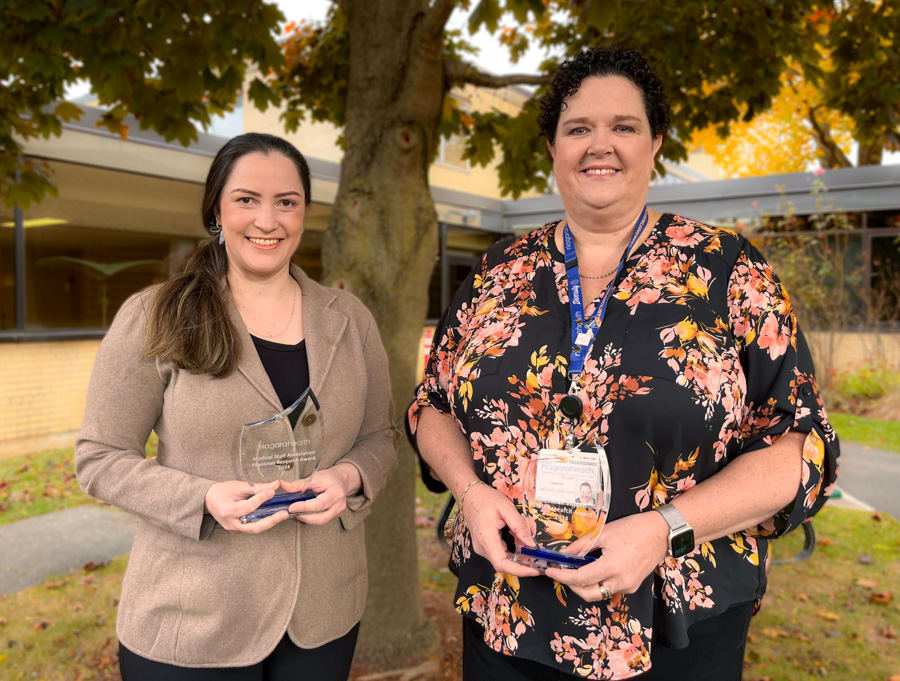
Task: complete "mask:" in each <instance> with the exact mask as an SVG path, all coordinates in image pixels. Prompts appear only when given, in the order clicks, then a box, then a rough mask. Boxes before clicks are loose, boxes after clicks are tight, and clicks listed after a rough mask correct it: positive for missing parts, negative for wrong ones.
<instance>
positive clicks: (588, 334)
mask: <svg viewBox="0 0 900 681" xmlns="http://www.w3.org/2000/svg"><path fill="white" fill-rule="evenodd" d="M646 226H647V207H646V206H644V208H643V210H641V214H640V215H639V216H638V219H637V222H636V223H635V224H634V229H633V230H632V232H631V239H629V241H628V246H627V247H626V248H625V252H624V253H622V257H621V258H620V259H619V266H618V267H617V268H616V271H615V274H613V278H612V281H610V282H609V286H607V287H606V291H604V293H603V298H602V300H601V301H600V304H599V305H598V306H597V309H596V310H594V315H593V317H591V319H589V320H587V321H585V319H584V300H583V294H582V289H581V276H580V275H579V273H578V256H577V255H575V237H573V236H572V230H570V229H569V223H568V222H567V223H566V224H565V225H564V226H563V246H564V248H565V252H564V256H565V259H566V279H568V280H569V311H570V312H571V313H572V350H571V352H570V353H569V379H570V380H571V381H572V385H573V386H574V384H575V379H576V378H577V377H578V376H579V375H580V374H581V372H582V371H584V361H585V359H586V358H587V356H588V354H589V352H590V349H591V346H592V345H593V344H594V338H596V337H597V331H599V329H600V325H601V324H602V323H603V318H604V317H605V316H606V304H607V303H608V302H609V296H610V295H611V294H612V290H613V284H615V282H616V277H618V276H619V272H621V271H622V268H623V267H625V261H626V260H627V258H628V254H629V253H630V252H631V249H632V248H633V247H634V243H635V241H637V238H638V236H640V234H641V232H643V231H644V227H646Z"/></svg>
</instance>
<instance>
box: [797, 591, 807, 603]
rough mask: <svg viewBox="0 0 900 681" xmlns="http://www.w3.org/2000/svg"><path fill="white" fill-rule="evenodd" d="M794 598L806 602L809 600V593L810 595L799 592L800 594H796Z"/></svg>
mask: <svg viewBox="0 0 900 681" xmlns="http://www.w3.org/2000/svg"><path fill="white" fill-rule="evenodd" d="M794 598H795V599H796V600H798V601H801V602H803V603H805V602H806V601H808V600H809V595H808V594H804V593H799V594H797V595H796V596H794Z"/></svg>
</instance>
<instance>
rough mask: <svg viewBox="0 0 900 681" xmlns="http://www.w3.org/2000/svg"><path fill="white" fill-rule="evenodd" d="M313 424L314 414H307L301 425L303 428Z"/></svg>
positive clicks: (314, 420)
mask: <svg viewBox="0 0 900 681" xmlns="http://www.w3.org/2000/svg"><path fill="white" fill-rule="evenodd" d="M315 422H316V415H315V414H307V415H306V416H304V417H303V425H304V426H311V425H312V424H314V423H315Z"/></svg>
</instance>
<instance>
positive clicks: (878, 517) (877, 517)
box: [872, 511, 881, 523]
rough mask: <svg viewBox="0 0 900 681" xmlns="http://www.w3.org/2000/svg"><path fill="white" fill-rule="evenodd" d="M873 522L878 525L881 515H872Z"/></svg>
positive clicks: (876, 513) (877, 513)
mask: <svg viewBox="0 0 900 681" xmlns="http://www.w3.org/2000/svg"><path fill="white" fill-rule="evenodd" d="M872 520H874V521H875V522H876V523H880V522H881V514H880V513H879V512H878V511H875V513H873V514H872Z"/></svg>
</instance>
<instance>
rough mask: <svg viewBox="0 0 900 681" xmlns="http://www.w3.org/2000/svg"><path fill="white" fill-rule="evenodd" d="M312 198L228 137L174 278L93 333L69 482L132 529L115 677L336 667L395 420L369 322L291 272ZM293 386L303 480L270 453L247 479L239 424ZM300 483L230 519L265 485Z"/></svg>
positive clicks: (304, 173) (279, 148)
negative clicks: (114, 510)
mask: <svg viewBox="0 0 900 681" xmlns="http://www.w3.org/2000/svg"><path fill="white" fill-rule="evenodd" d="M309 202H310V175H309V167H308V166H307V163H306V161H305V159H304V158H303V156H302V155H301V154H300V152H299V151H297V149H296V148H294V147H293V146H292V145H291V144H290V143H288V142H286V141H285V140H282V139H280V138H278V137H274V136H271V135H263V134H256V133H249V134H245V135H241V136H239V137H235V138H234V139H232V140H230V141H229V142H228V143H226V144H225V145H224V146H223V147H222V149H221V150H220V151H219V153H218V154H217V155H216V157H215V159H214V160H213V162H212V165H211V167H210V170H209V174H208V176H207V180H206V188H205V192H204V197H203V207H202V213H203V223H204V226H205V227H206V230H207V232H208V233H209V235H210V238H209V239H208V240H207V241H206V242H205V243H204V244H203V245H201V246H200V248H199V249H198V250H197V251H196V252H195V253H194V254H193V256H192V257H191V258H190V259H189V261H188V263H187V266H186V267H185V269H184V271H183V272H182V273H181V274H178V275H176V276H174V277H172V278H171V279H169V280H168V281H167V282H165V283H164V284H162V285H160V286H155V287H151V288H149V289H147V290H144V291H141V292H140V293H138V294H136V295H134V296H132V297H131V298H130V299H129V300H128V301H126V302H125V304H124V305H123V306H122V308H121V309H120V310H119V312H118V314H117V315H116V319H115V320H114V322H113V324H112V326H111V327H110V330H109V333H108V334H107V335H106V337H105V338H104V340H103V343H102V344H101V347H100V351H99V353H98V355H97V360H96V364H95V367H94V372H93V376H92V378H91V383H90V388H89V391H88V399H87V407H86V413H85V419H84V424H83V426H82V430H81V433H80V436H79V439H78V442H77V445H76V450H75V463H76V472H77V475H78V480H79V483H80V484H81V486H82V488H83V489H84V490H85V492H87V493H88V494H91V495H93V496H96V497H98V498H101V499H103V500H105V501H108V502H109V503H111V504H114V505H116V506H119V507H121V508H123V509H125V510H127V511H129V512H131V513H133V514H135V515H136V516H138V518H139V519H140V521H141V522H140V525H139V527H138V531H137V535H136V537H135V540H134V546H133V549H132V552H131V556H130V559H129V563H128V569H127V571H126V574H125V579H124V582H123V586H122V596H121V600H120V604H119V615H118V622H117V633H118V636H119V640H120V651H119V657H120V664H121V669H122V675H123V678H125V679H127V680H128V681H140V680H141V679H185V680H192V681H193V680H199V679H241V680H243V679H260V680H262V679H266V680H270V681H276V680H280V679H300V678H310V679H317V680H318V679H334V680H335V681H338V680H344V679H346V677H347V675H348V673H349V667H350V661H351V658H352V655H353V650H354V647H355V643H356V636H357V632H358V627H359V620H360V617H361V615H362V610H363V606H364V603H365V592H366V563H365V547H364V542H363V526H362V524H361V520H362V519H363V517H364V516H365V515H366V514H367V513H368V512H369V506H370V505H371V503H372V499H373V498H374V496H375V495H376V494H377V493H378V491H379V490H380V489H381V487H382V486H383V485H384V483H385V480H386V478H387V475H388V473H389V472H390V470H391V469H392V467H393V466H394V463H395V456H396V454H395V429H394V427H393V424H392V415H391V411H392V407H391V399H390V386H389V381H388V370H387V358H386V355H385V352H384V348H383V346H382V344H381V340H380V337H379V334H378V329H377V327H376V325H375V321H374V319H373V318H372V315H371V314H370V313H369V312H368V310H366V308H365V307H364V306H363V305H362V304H361V303H360V302H359V301H358V300H356V299H355V298H354V297H353V296H351V295H350V294H348V293H346V292H343V291H339V290H334V289H328V288H325V287H323V286H321V285H319V284H317V283H316V282H314V281H312V280H310V279H309V277H307V276H306V275H305V274H304V273H303V271H302V270H301V269H300V268H299V267H297V266H296V265H292V264H291V257H292V256H293V254H294V252H295V251H296V249H297V247H298V245H299V244H300V241H301V237H302V234H303V218H304V215H305V211H306V207H307V206H308V205H309ZM308 391H309V392H308ZM310 392H311V395H312V396H313V398H312V399H308V400H305V401H303V402H301V406H300V407H298V408H297V412H296V413H293V414H290V426H285V427H286V428H290V429H291V430H292V433H291V438H292V440H293V441H294V442H296V443H303V445H304V447H305V448H306V449H308V450H310V451H314V452H315V459H316V461H317V470H316V471H315V473H314V474H313V475H312V477H308V478H306V479H297V475H294V476H293V477H292V476H291V475H290V469H291V468H292V466H294V464H295V463H296V462H294V461H291V460H288V459H284V460H282V461H279V465H280V466H282V470H287V473H286V474H284V475H282V476H280V477H283V478H284V480H281V481H278V480H269V481H262V482H260V481H256V482H252V481H251V480H249V479H248V476H247V475H246V472H247V470H246V468H244V467H243V463H244V462H243V461H242V459H241V457H242V456H243V453H241V452H240V449H241V446H242V444H241V433H242V430H243V429H244V426H245V424H251V423H254V422H260V421H266V419H267V418H270V417H272V415H273V414H278V413H285V412H286V411H287V408H288V407H290V406H291V405H295V404H296V403H297V402H298V399H299V398H300V397H301V396H303V395H305V394H309V393H310ZM301 409H302V411H301ZM151 431H155V432H156V433H157V435H158V436H159V447H158V456H157V457H156V458H155V459H148V458H146V457H145V455H144V446H145V443H146V441H147V438H148V436H149V435H150V432H151ZM298 470H299V468H298ZM279 487H280V488H281V489H280V490H279ZM307 489H308V490H311V491H312V492H314V493H315V496H314V497H313V498H311V499H308V500H304V501H298V502H296V503H293V504H292V505H291V506H290V507H289V509H287V510H281V511H278V512H277V513H274V514H272V515H268V516H267V517H263V518H262V519H260V520H257V521H256V522H246V520H247V516H248V515H249V514H251V513H253V512H255V511H258V510H259V507H260V505H261V504H263V503H264V502H266V501H268V500H270V499H271V498H272V497H273V495H274V494H275V493H276V491H281V492H298V491H301V490H307ZM242 518H243V519H244V521H243V522H242Z"/></svg>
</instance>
